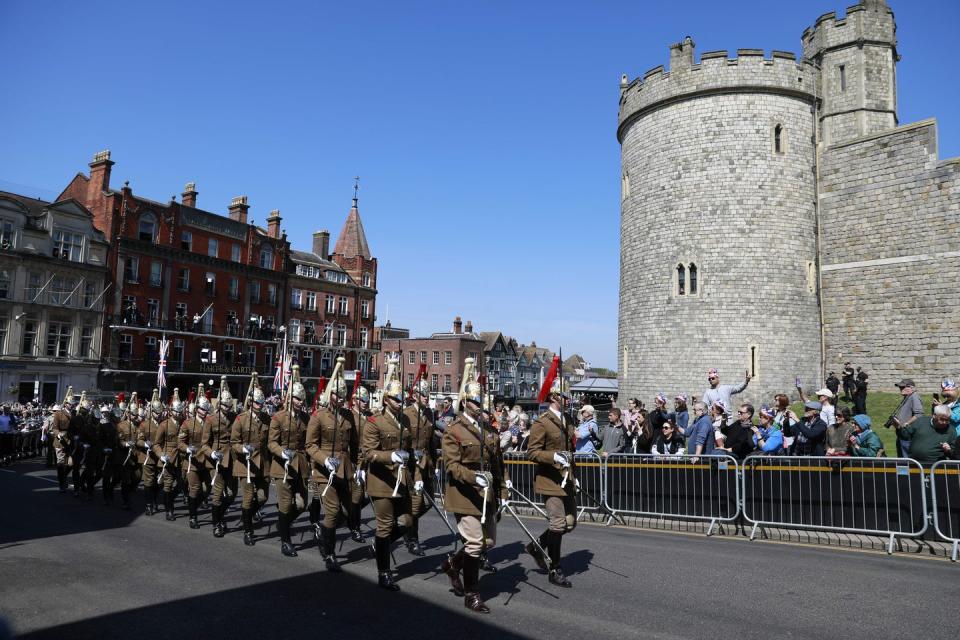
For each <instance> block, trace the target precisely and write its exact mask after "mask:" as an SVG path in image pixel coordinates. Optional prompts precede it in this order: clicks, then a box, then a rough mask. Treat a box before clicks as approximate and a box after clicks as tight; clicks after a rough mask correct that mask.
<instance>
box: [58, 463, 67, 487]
mask: <svg viewBox="0 0 960 640" xmlns="http://www.w3.org/2000/svg"><path fill="white" fill-rule="evenodd" d="M57 484H59V485H60V493H66V492H67V468H66V467H62V466H59V465H58V466H57Z"/></svg>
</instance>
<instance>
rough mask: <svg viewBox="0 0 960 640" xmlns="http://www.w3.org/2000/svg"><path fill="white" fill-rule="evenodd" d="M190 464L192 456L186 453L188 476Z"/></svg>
mask: <svg viewBox="0 0 960 640" xmlns="http://www.w3.org/2000/svg"><path fill="white" fill-rule="evenodd" d="M191 462H193V454H192V453H188V454H187V473H188V474H189V473H190V463H191Z"/></svg>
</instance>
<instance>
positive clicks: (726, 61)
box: [617, 37, 819, 141]
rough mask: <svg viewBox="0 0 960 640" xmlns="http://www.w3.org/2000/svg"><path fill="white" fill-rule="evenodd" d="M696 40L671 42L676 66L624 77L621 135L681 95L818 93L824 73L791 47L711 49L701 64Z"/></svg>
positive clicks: (802, 95) (683, 97)
mask: <svg viewBox="0 0 960 640" xmlns="http://www.w3.org/2000/svg"><path fill="white" fill-rule="evenodd" d="M694 49H695V45H694V42H693V40H691V39H690V38H689V37H688V38H686V39H685V40H683V41H682V42H679V43H677V44H674V45H672V46H671V47H670V68H669V70H668V69H665V68H664V67H663V66H662V65H661V66H658V67H654V68H653V69H651V70H650V71H647V72H646V73H645V74H644V75H643V76H642V77H638V78H635V79H634V80H632V81H630V80H629V79H628V78H627V76H623V78H622V79H621V82H620V114H619V119H618V127H617V138H618V140H621V141H622V139H623V133H624V131H625V130H626V127H628V126H629V125H630V123H631V122H633V121H635V120H636V119H637V118H640V117H642V116H643V115H644V114H645V113H648V112H650V111H651V110H653V109H658V108H660V107H662V106H664V105H666V104H670V103H672V102H676V101H679V100H686V99H691V98H695V97H701V96H706V95H711V94H719V93H734V92H736V93H776V94H781V95H790V96H795V97H797V98H800V99H803V100H809V101H810V102H811V103H812V102H813V100H814V99H815V96H816V95H817V92H818V82H819V74H818V73H817V70H816V68H815V67H814V66H813V65H812V64H811V63H810V62H808V61H806V60H804V61H801V62H799V63H798V62H797V59H796V56H795V55H794V54H793V53H790V52H787V51H773V52H772V54H771V55H770V57H769V58H768V57H766V56H765V55H764V51H763V50H762V49H738V50H737V55H736V57H734V58H731V57H730V56H729V54H728V53H727V51H711V52H709V53H704V54H703V55H701V56H700V61H699V63H695V61H694V60H695V58H694Z"/></svg>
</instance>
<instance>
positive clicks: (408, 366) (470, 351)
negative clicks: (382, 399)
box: [380, 316, 486, 397]
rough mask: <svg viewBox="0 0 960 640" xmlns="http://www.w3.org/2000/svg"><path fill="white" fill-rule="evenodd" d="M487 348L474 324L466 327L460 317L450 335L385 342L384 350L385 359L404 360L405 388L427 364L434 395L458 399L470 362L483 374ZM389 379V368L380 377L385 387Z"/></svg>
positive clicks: (402, 373) (441, 334)
mask: <svg viewBox="0 0 960 640" xmlns="http://www.w3.org/2000/svg"><path fill="white" fill-rule="evenodd" d="M485 344H486V343H485V342H484V340H483V338H481V337H480V335H479V334H477V333H474V331H473V325H472V324H471V323H470V321H467V324H466V327H464V325H463V321H462V320H461V319H460V316H457V317H456V318H454V321H453V330H452V331H450V332H444V333H434V334H432V335H430V336H429V337H426V338H381V343H380V348H381V351H382V353H383V357H384V358H385V359H386V358H390V357H399V358H400V363H401V367H400V369H401V370H400V374H401V380H402V381H403V384H404V386H405V387H408V386H410V385H412V384H413V380H414V377H415V376H416V373H417V370H418V369H419V367H420V365H421V364H426V365H427V375H426V380H427V382H428V383H429V384H430V390H431V395H432V397H439V396H446V395H456V394H457V392H458V391H459V390H460V381H461V379H462V376H463V361H464V360H465V359H466V358H468V357H470V358H473V359H474V360H476V361H477V366H478V369H479V370H480V371H482V370H483V362H484V361H483V358H482V356H483V350H484V347H485ZM385 376H386V368H384V369H383V370H382V371H381V373H380V382H381V383H382V382H383V380H384V378H385Z"/></svg>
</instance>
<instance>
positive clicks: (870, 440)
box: [850, 429, 883, 458]
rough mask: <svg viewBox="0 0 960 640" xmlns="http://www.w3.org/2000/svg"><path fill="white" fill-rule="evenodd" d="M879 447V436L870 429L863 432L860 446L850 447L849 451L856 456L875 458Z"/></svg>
mask: <svg viewBox="0 0 960 640" xmlns="http://www.w3.org/2000/svg"><path fill="white" fill-rule="evenodd" d="M880 449H883V443H882V442H880V436H878V435H877V434H876V433H874V432H873V429H871V430H870V431H866V432H865V433H864V434H863V442H862V443H861V444H860V448H859V449H858V448H857V447H850V453H851V454H853V455H854V456H856V457H858V458H876V457H877V455H878V454H879V453H880Z"/></svg>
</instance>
